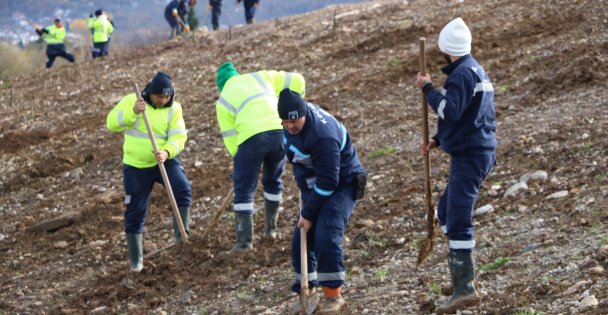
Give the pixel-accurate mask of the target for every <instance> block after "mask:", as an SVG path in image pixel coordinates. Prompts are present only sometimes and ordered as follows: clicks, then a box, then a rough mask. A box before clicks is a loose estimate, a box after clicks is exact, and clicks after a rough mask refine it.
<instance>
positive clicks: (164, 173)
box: [135, 83, 188, 243]
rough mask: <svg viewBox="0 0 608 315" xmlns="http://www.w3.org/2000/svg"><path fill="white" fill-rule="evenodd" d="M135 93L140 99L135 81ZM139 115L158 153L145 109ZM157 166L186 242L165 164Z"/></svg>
mask: <svg viewBox="0 0 608 315" xmlns="http://www.w3.org/2000/svg"><path fill="white" fill-rule="evenodd" d="M135 93H137V94H136V96H137V99H140V98H141V96H140V94H139V86H138V85H137V83H135ZM141 116H142V117H143V118H144V122H145V123H146V129H148V136H149V137H150V141H151V142H152V148H153V149H154V154H156V153H158V146H157V145H156V138H155V137H154V132H153V131H152V127H151V126H150V121H148V115H147V114H146V111H143V112H141ZM158 168H159V169H160V174H161V175H162V177H163V183H164V184H165V188H166V189H167V196H168V197H169V202H170V203H171V208H172V209H173V216H174V217H175V220H176V221H177V227H178V228H179V233H180V235H181V236H182V237H181V240H182V243H188V234H187V233H186V229H185V228H184V223H183V222H182V217H181V215H180V214H179V209H178V208H177V202H175V196H174V195H173V189H171V183H170V182H169V176H167V170H166V169H165V164H164V163H161V162H159V163H158Z"/></svg>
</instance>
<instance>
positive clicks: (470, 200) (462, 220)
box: [437, 154, 496, 253]
mask: <svg viewBox="0 0 608 315" xmlns="http://www.w3.org/2000/svg"><path fill="white" fill-rule="evenodd" d="M494 164H496V154H483V155H472V154H470V155H458V156H452V160H451V163H450V177H449V179H448V184H447V186H446V187H445V190H444V192H443V195H442V196H441V199H440V200H439V205H438V206H437V216H438V219H439V223H440V225H441V230H442V231H443V233H444V234H446V235H447V237H448V243H449V248H450V251H451V252H469V253H470V252H472V251H473V249H474V248H475V233H474V229H473V210H474V207H475V202H476V201H477V197H478V196H479V187H481V183H482V182H483V180H484V179H485V178H486V176H487V175H488V174H489V173H490V171H491V170H492V167H494Z"/></svg>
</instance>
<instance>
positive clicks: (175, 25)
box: [165, 12, 184, 35]
mask: <svg viewBox="0 0 608 315" xmlns="http://www.w3.org/2000/svg"><path fill="white" fill-rule="evenodd" d="M179 18H180V17H179V16H173V15H171V13H170V12H169V13H166V12H165V20H167V23H169V26H171V31H172V32H173V31H175V35H179V34H181V33H182V31H183V30H184V27H183V26H182V23H180V22H179V20H178V19H179Z"/></svg>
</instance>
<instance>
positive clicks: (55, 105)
mask: <svg viewBox="0 0 608 315" xmlns="http://www.w3.org/2000/svg"><path fill="white" fill-rule="evenodd" d="M607 8H608V3H606V1H604V0H593V1H592V0H588V1H566V0H563V1H561V0H552V1H527V0H526V1H524V0H514V1H482V0H466V1H451V0H450V1H412V2H411V3H408V2H407V1H375V2H368V3H362V4H356V5H347V6H336V7H331V8H327V9H324V10H321V11H318V12H315V13H311V14H306V15H300V16H295V17H290V18H285V19H280V20H277V21H272V22H264V23H259V24H254V25H251V26H247V27H243V28H238V29H233V30H231V31H230V32H228V31H222V32H219V33H213V34H197V36H196V37H195V38H194V39H192V38H184V39H182V40H178V41H174V42H166V43H163V44H160V45H155V46H150V47H144V48H139V49H136V50H132V51H128V52H120V53H118V52H112V53H113V55H112V56H111V58H110V59H106V60H96V61H94V62H88V63H83V64H77V65H64V66H59V67H56V68H53V69H51V70H50V71H40V73H39V74H36V75H32V76H27V77H20V78H17V79H16V80H14V81H13V82H10V83H9V82H4V83H3V85H2V89H1V90H0V92H1V95H0V112H1V115H0V139H1V140H2V141H1V143H2V145H1V146H0V161H1V163H0V174H1V176H0V274H1V277H0V314H85V313H86V314H89V313H93V314H105V313H107V314H126V313H128V314H260V313H261V314H285V313H287V307H288V304H289V303H290V302H291V301H293V300H294V299H295V296H294V295H292V294H290V292H289V286H290V284H291V279H292V277H293V273H292V271H291V266H290V240H291V237H290V236H291V231H292V229H293V225H294V223H295V220H296V218H297V210H296V199H295V195H296V192H295V185H294V183H293V180H292V179H291V178H292V177H291V171H290V170H288V172H287V175H286V177H285V182H286V191H285V193H284V197H285V198H284V203H283V206H284V211H283V212H282V213H281V216H280V219H279V224H280V237H279V239H277V240H276V241H274V242H270V241H267V240H263V239H262V238H261V236H262V232H261V231H262V227H263V218H262V215H261V214H260V213H258V214H257V215H256V217H255V221H256V222H257V224H256V228H257V230H256V232H255V250H254V251H253V252H252V253H248V254H246V255H243V256H240V257H237V258H230V257H227V256H226V255H225V254H223V252H225V251H226V250H228V249H229V248H230V247H231V245H232V243H233V241H234V231H233V229H234V226H233V222H232V216H231V212H230V211H226V213H225V214H224V215H223V216H222V218H221V220H220V223H219V224H218V226H217V227H216V228H215V229H214V230H213V232H212V233H211V235H210V237H209V239H208V240H207V241H202V240H200V235H201V233H202V231H203V230H204V229H205V227H206V224H207V223H208V222H209V219H210V217H211V215H212V214H213V212H214V211H215V210H216V209H217V207H218V206H219V205H220V203H221V201H222V199H223V198H224V196H225V195H226V194H227V193H228V191H229V189H230V188H231V182H230V168H231V161H230V158H229V156H228V154H227V153H226V152H225V150H224V148H223V144H222V141H221V138H220V136H219V134H218V127H217V123H216V120H215V112H214V102H215V100H216V98H217V96H218V93H217V89H216V87H215V81H214V80H215V70H216V68H217V66H218V65H219V64H221V63H222V62H224V61H226V60H231V61H234V62H235V64H236V66H237V67H238V69H239V71H241V72H249V71H255V70H258V69H284V70H289V71H298V72H301V73H303V74H304V75H305V77H306V79H307V98H308V100H309V101H312V102H314V103H317V104H319V105H322V106H324V107H325V108H327V109H328V110H329V111H330V112H331V113H334V114H335V115H337V116H338V117H340V118H341V119H342V120H343V122H344V123H345V125H346V126H347V128H349V130H350V132H351V134H352V138H353V139H354V142H355V145H356V147H357V149H358V150H359V152H360V155H361V157H362V160H363V163H364V165H365V166H366V167H367V169H368V170H369V173H370V179H371V180H370V181H371V183H370V187H369V190H368V193H367V195H366V198H365V199H364V200H362V201H361V202H360V204H359V205H358V207H357V208H356V210H355V213H354V215H353V217H352V219H351V222H350V226H349V229H348V231H347V235H346V236H347V239H346V242H345V244H344V247H345V252H346V263H347V268H348V284H347V286H346V287H345V292H344V295H345V297H346V299H347V301H348V303H349V308H348V311H347V313H348V314H427V313H432V312H433V309H434V306H435V305H437V304H439V303H442V302H443V301H444V300H445V299H446V298H447V297H446V296H444V295H442V294H441V290H440V287H441V285H442V284H444V283H447V282H448V281H449V273H448V269H447V265H446V259H445V256H446V253H447V247H446V241H445V239H444V238H443V237H437V242H438V246H437V248H436V250H435V253H434V254H433V255H432V256H431V257H430V259H429V260H428V261H427V262H426V263H424V264H423V266H422V267H421V268H419V269H416V268H415V262H416V256H417V253H418V246H419V244H420V242H421V241H422V240H423V239H424V238H425V237H426V234H425V232H424V226H425V218H424V210H423V209H424V206H423V199H424V189H423V182H424V178H423V176H422V159H421V157H420V155H419V152H418V146H419V144H420V142H421V136H420V134H421V132H420V125H421V122H420V99H419V97H420V95H419V91H418V90H417V89H415V87H414V79H415V74H416V72H417V71H418V38H419V37H423V36H424V37H427V39H428V54H427V56H428V57H427V59H428V71H429V72H430V73H431V74H432V77H433V79H434V82H435V83H436V85H438V86H439V85H440V84H441V83H442V82H443V80H444V79H445V77H444V76H443V75H442V74H441V72H440V68H441V66H442V65H443V63H442V58H441V55H440V52H439V51H438V49H437V47H436V45H435V43H436V40H437V35H438V33H439V31H440V30H441V28H442V26H443V25H444V24H445V23H447V22H448V21H449V20H451V19H452V18H454V17H456V16H461V17H463V18H464V19H465V21H467V23H468V24H469V26H470V28H471V30H472V32H473V36H474V43H473V54H474V56H475V57H476V58H477V59H478V60H479V61H480V62H481V63H482V65H483V66H484V67H485V69H486V71H487V72H488V73H489V75H490V76H491V78H492V79H493V83H494V89H495V91H496V100H495V104H496V110H497V114H498V119H499V131H498V137H499V149H498V165H497V166H496V168H495V169H494V171H493V172H492V174H491V175H490V177H489V178H488V179H487V180H486V181H485V183H484V185H483V188H482V192H481V195H480V199H479V201H478V206H482V205H485V204H491V205H492V206H493V209H494V211H493V212H491V213H488V214H485V215H480V216H476V217H475V222H476V223H475V224H476V226H477V235H476V240H477V256H476V257H477V261H478V265H479V266H482V267H484V268H483V270H484V271H480V273H479V276H478V279H477V281H478V286H479V288H480V291H481V293H482V294H483V296H484V301H483V303H482V305H481V306H480V307H479V308H477V309H472V310H470V311H471V312H473V313H478V314H514V313H516V312H517V311H518V310H530V311H531V310H535V311H538V312H542V313H544V314H579V313H587V314H608V279H607V276H606V271H605V269H606V268H608V247H607V246H608V232H607V231H608V209H607V206H606V202H607V201H608V200H607V199H608V176H607V168H606V165H607V162H608V161H607V160H608V158H607V157H606V152H608V140H607V139H606V130H608V114H607V112H606V109H607V108H608V106H607V99H608V90H607V89H606V79H607V73H608V65H607V63H606V52H607V51H608V36H607V35H606V34H607V32H606V25H608V12H607V10H608V9H607ZM334 21H335V24H334ZM158 70H164V71H167V72H169V73H170V74H171V75H172V76H173V77H174V79H175V82H176V86H177V89H178V94H177V95H178V96H177V99H178V101H179V102H181V103H182V104H183V105H184V108H185V118H186V124H187V126H188V128H189V142H188V144H187V149H186V151H185V152H184V153H183V154H182V156H181V158H182V161H183V162H184V165H185V168H186V171H187V173H188V175H189V177H190V179H191V180H192V182H193V189H194V191H193V194H194V195H193V202H194V204H193V221H194V222H193V226H192V237H191V240H192V243H191V244H190V245H188V246H186V247H185V248H182V249H181V250H178V249H176V248H170V249H167V250H165V251H163V252H161V253H160V254H158V255H155V256H153V257H151V258H148V259H146V261H145V262H144V263H145V269H144V272H143V273H142V274H137V275H132V274H129V273H128V265H127V264H128V263H127V256H126V245H125V241H124V232H123V217H122V214H123V192H122V171H121V156H122V152H121V147H122V146H121V143H122V136H121V135H117V134H111V133H110V132H108V131H107V130H106V128H105V117H106V114H107V112H108V111H109V110H110V109H111V108H112V106H113V103H114V102H115V101H117V100H119V99H120V97H122V96H124V95H125V94H128V93H130V92H132V85H131V80H134V81H136V82H138V83H139V84H140V86H143V85H144V84H145V82H146V80H148V79H149V78H151V77H152V76H153V75H154V74H155V72H156V71H158ZM430 120H431V121H432V123H431V130H434V126H435V121H436V117H435V116H434V115H431V118H430ZM431 132H432V131H431ZM379 152H384V153H379ZM448 162H449V158H448V157H447V156H446V155H445V154H442V153H440V152H439V151H437V152H434V153H433V156H432V159H431V165H432V167H433V168H432V177H433V178H432V181H433V187H434V191H435V197H436V198H435V200H436V199H437V198H438V197H439V194H440V191H441V189H442V188H443V187H444V185H445V181H446V179H447V175H448V173H447V172H448ZM535 171H544V172H546V173H547V175H548V176H547V177H546V178H543V177H541V178H540V179H536V180H534V179H533V180H529V181H528V182H527V187H528V189H527V190H523V191H521V192H519V193H517V194H516V195H515V196H512V197H504V193H505V192H506V190H507V189H508V188H509V187H511V186H512V185H514V184H516V183H517V182H519V181H520V177H521V176H522V175H525V174H529V173H533V172H535ZM556 192H561V193H562V194H566V192H567V195H566V196H565V197H564V196H563V195H562V197H559V198H547V197H548V196H550V195H552V194H554V193H556ZM257 198H258V199H257V201H258V204H261V201H262V199H261V198H262V197H261V194H259V195H258V197H257ZM168 205H169V203H168V201H167V199H166V196H165V193H164V191H163V189H162V187H160V186H159V187H157V188H156V189H155V192H154V194H153V196H152V204H151V208H150V214H149V217H148V220H147V223H146V234H145V253H151V252H153V251H154V250H157V249H160V248H163V247H165V246H167V245H169V244H171V243H172V242H173V235H172V231H171V215H170V210H169V206H168ZM71 212H74V213H76V214H77V215H76V216H75V217H74V220H73V221H74V222H73V223H72V224H71V225H69V226H67V227H63V228H60V229H57V230H56V231H54V232H35V231H34V232H31V231H30V229H31V227H33V226H35V225H36V224H38V223H40V222H43V221H45V220H50V219H53V218H57V217H59V216H60V215H64V214H68V213H71ZM497 259H498V261H499V262H503V263H504V262H506V263H504V264H502V265H501V264H496V266H492V265H491V263H493V262H495V261H497ZM530 314H532V313H530Z"/></svg>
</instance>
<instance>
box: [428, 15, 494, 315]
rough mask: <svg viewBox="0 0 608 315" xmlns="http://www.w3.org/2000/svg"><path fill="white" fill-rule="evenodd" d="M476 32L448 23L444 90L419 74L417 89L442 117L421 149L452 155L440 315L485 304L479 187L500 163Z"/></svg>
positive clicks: (443, 207) (443, 40)
mask: <svg viewBox="0 0 608 315" xmlns="http://www.w3.org/2000/svg"><path fill="white" fill-rule="evenodd" d="M471 41H472V36H471V31H470V30H469V28H468V27H467V25H466V24H465V22H464V21H463V20H462V19H461V18H456V19H454V20H452V21H451V22H450V23H448V24H447V25H446V26H445V27H444V28H443V29H442V30H441V33H440V34H439V39H438V46H439V50H441V52H443V54H444V57H445V58H446V61H447V62H448V65H447V66H445V67H444V68H442V69H441V70H442V71H443V72H444V73H445V74H447V76H448V77H447V79H446V81H445V83H444V85H443V89H442V90H441V91H440V90H437V89H435V88H434V87H433V84H432V83H431V76H430V75H429V74H428V73H425V74H423V73H418V75H417V76H416V86H417V87H418V88H420V89H422V90H423V91H424V94H425V96H426V99H427V101H428V104H429V106H430V107H431V108H432V109H433V111H435V112H436V113H437V116H438V118H439V121H438V124H437V133H436V134H435V135H434V136H433V137H432V139H429V142H428V145H424V144H423V145H422V146H421V152H422V154H423V155H427V154H428V153H429V151H430V150H431V149H432V148H435V147H441V149H443V151H444V152H446V153H447V154H449V155H450V156H451V163H450V176H449V179H448V184H447V186H446V187H445V190H444V192H443V194H442V196H441V198H440V200H439V204H438V208H437V217H438V220H439V224H440V225H441V230H442V232H443V233H444V234H445V235H446V236H447V238H448V247H449V251H450V253H449V256H448V265H449V269H450V274H451V278H452V288H453V291H452V296H451V297H450V298H449V299H448V301H447V302H446V303H445V304H443V305H441V306H440V307H438V308H437V309H436V310H435V311H436V313H437V314H452V313H455V312H456V311H457V310H461V309H463V308H465V307H469V306H474V305H477V304H479V303H480V302H481V296H480V295H479V294H478V293H477V290H476V289H475V285H474V282H473V281H474V279H475V263H474V259H473V250H474V248H475V238H474V228H473V222H472V217H473V209H474V206H475V202H476V201H477V197H478V196H479V188H480V186H481V183H482V182H483V180H484V179H485V177H486V176H487V175H488V173H490V171H491V170H492V168H493V166H494V165H495V163H496V114H495V111H494V89H493V87H492V83H491V82H490V79H489V78H488V76H487V74H486V72H485V71H484V69H483V68H482V67H481V65H479V63H478V62H477V60H475V58H473V56H472V55H471Z"/></svg>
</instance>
